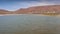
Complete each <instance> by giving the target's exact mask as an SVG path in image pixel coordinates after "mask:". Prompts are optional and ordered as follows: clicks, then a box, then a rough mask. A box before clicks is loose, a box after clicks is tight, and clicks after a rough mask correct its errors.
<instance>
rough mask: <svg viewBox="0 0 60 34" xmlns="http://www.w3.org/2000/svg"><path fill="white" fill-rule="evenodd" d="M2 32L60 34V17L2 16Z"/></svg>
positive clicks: (0, 26)
mask: <svg viewBox="0 0 60 34" xmlns="http://www.w3.org/2000/svg"><path fill="white" fill-rule="evenodd" d="M0 34H60V17H56V16H37V15H11V16H0Z"/></svg>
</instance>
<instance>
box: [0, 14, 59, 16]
mask: <svg viewBox="0 0 60 34" xmlns="http://www.w3.org/2000/svg"><path fill="white" fill-rule="evenodd" d="M11 15H33V16H60V15H44V14H0V16H11Z"/></svg>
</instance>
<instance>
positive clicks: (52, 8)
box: [0, 5, 60, 14]
mask: <svg viewBox="0 0 60 34" xmlns="http://www.w3.org/2000/svg"><path fill="white" fill-rule="evenodd" d="M47 12H49V13H54V12H55V13H56V14H60V5H47V6H34V7H29V8H21V9H18V10H15V11H8V10H4V9H0V14H44V13H47Z"/></svg>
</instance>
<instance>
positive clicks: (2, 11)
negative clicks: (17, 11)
mask: <svg viewBox="0 0 60 34" xmlns="http://www.w3.org/2000/svg"><path fill="white" fill-rule="evenodd" d="M0 14H12V12H11V11H8V10H3V9H0Z"/></svg>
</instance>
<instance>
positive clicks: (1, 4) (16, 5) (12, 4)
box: [0, 0, 60, 11]
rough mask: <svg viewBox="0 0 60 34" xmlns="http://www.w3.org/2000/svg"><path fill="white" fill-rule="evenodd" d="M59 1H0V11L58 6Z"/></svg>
mask: <svg viewBox="0 0 60 34" xmlns="http://www.w3.org/2000/svg"><path fill="white" fill-rule="evenodd" d="M59 3H60V0H0V9H5V10H12V11H14V10H17V9H20V8H28V7H32V6H44V5H55V4H58V5H59Z"/></svg>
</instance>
